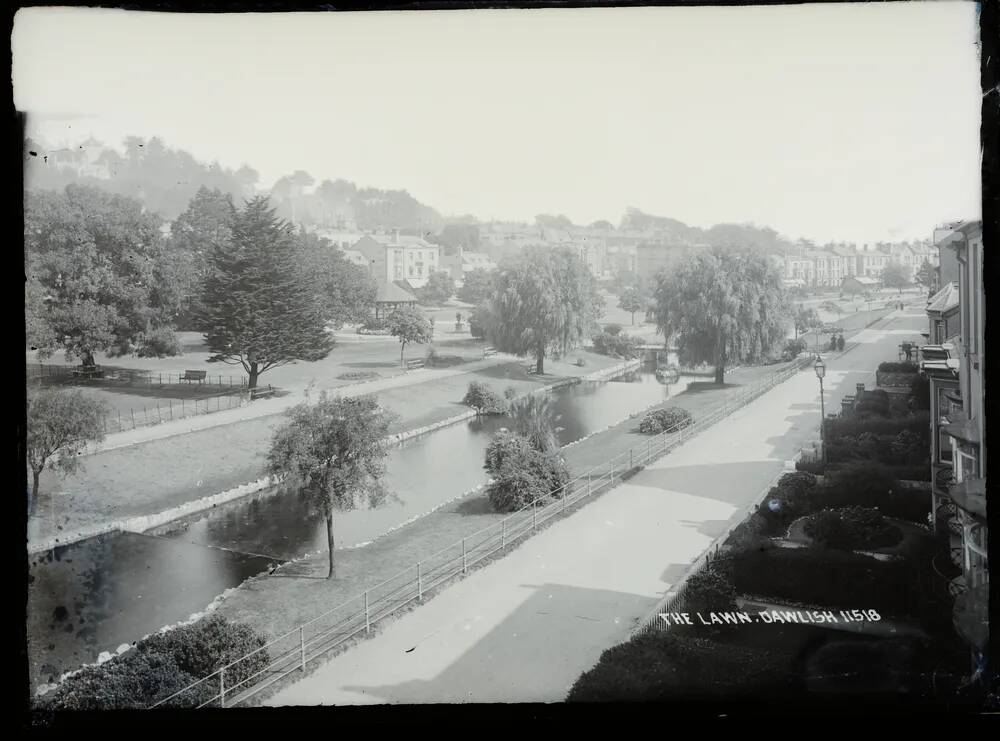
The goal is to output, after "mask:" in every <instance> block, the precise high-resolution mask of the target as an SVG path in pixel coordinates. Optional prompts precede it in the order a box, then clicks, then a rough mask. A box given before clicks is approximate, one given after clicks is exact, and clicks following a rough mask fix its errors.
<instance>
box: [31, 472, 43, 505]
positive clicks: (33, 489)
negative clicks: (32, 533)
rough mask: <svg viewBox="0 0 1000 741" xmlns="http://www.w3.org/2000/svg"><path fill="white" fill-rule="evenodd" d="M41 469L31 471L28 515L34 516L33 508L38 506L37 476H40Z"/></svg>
mask: <svg viewBox="0 0 1000 741" xmlns="http://www.w3.org/2000/svg"><path fill="white" fill-rule="evenodd" d="M41 474H42V471H41V469H39V470H35V469H32V471H31V477H32V482H31V492H30V494H29V495H28V515H29V516H34V514H35V510H36V509H37V508H38V478H39V476H41Z"/></svg>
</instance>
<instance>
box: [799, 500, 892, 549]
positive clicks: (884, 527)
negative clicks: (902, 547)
mask: <svg viewBox="0 0 1000 741" xmlns="http://www.w3.org/2000/svg"><path fill="white" fill-rule="evenodd" d="M802 526H803V530H804V531H805V534H806V535H808V536H809V537H810V538H812V541H813V542H814V543H816V544H817V545H820V546H825V547H827V548H839V549H843V550H864V551H873V550H878V549H879V548H888V547H889V546H894V545H896V544H897V543H899V542H900V541H901V540H902V539H903V533H902V531H901V530H900V529H899V528H898V527H896V526H895V525H893V524H892V523H891V522H889V521H888V520H887V519H886V518H885V516H884V515H883V514H882V513H881V512H879V511H878V510H877V509H873V508H871V507H841V508H838V509H824V510H820V511H819V512H816V513H814V514H812V515H809V516H807V517H806V518H805V520H804V522H803V523H802Z"/></svg>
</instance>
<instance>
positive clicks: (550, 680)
mask: <svg viewBox="0 0 1000 741" xmlns="http://www.w3.org/2000/svg"><path fill="white" fill-rule="evenodd" d="M925 322H926V317H925V315H924V313H923V311H922V310H920V309H912V308H911V309H907V310H904V311H901V312H900V311H896V312H893V314H892V315H891V316H890V317H888V318H887V319H885V320H882V321H880V322H879V323H878V325H879V326H874V327H872V328H869V329H865V330H862V331H861V332H859V333H858V334H857V335H856V336H855V337H853V338H852V341H851V343H850V345H849V346H848V347H847V348H846V349H845V351H844V352H843V353H836V354H830V355H828V356H827V374H826V401H827V403H828V405H829V408H830V409H837V408H838V407H839V402H840V398H841V397H842V396H843V395H845V394H848V393H853V392H854V388H855V384H856V383H866V384H870V383H873V381H874V371H875V368H876V367H877V366H878V364H879V363H880V362H882V361H885V360H895V359H897V346H898V344H899V342H901V341H904V340H907V339H912V338H914V337H916V336H918V335H919V332H920V330H921V329H923V328H924V325H925ZM819 421H820V399H819V387H818V383H817V380H816V377H815V375H814V374H813V373H812V371H811V369H806V370H804V371H802V372H801V373H799V374H797V375H795V376H794V377H792V378H791V379H789V380H788V381H787V382H785V383H783V384H781V385H779V386H777V387H776V388H774V389H773V390H771V391H770V392H768V393H767V394H765V395H763V396H761V397H760V398H758V399H757V400H755V401H754V402H752V403H750V404H749V405H747V406H746V407H744V408H742V409H740V410H739V411H737V412H736V413H734V414H733V415H732V416H731V417H729V418H728V419H727V420H726V421H725V422H724V423H721V424H718V425H715V426H714V427H711V428H709V429H708V430H706V431H704V432H703V433H701V434H700V435H698V436H697V437H695V438H692V439H691V440H689V441H688V442H687V443H685V444H684V445H682V446H681V447H679V448H677V449H675V450H674V451H673V452H672V453H671V454H670V455H669V456H666V457H664V458H662V459H660V460H659V461H657V462H655V463H653V464H652V465H650V466H649V467H648V468H646V469H644V470H643V471H641V472H640V473H638V474H637V475H636V476H634V477H633V478H631V479H629V480H628V482H626V483H625V484H622V485H620V486H619V487H617V488H616V489H614V490H612V491H610V492H608V493H606V494H604V495H603V496H601V497H600V498H598V499H596V500H594V501H593V502H591V503H589V504H587V505H585V506H583V507H582V508H581V509H579V510H578V511H577V512H575V513H573V514H571V515H569V516H568V517H566V518H565V519H562V520H559V521H557V522H555V523H553V524H552V525H551V526H550V527H548V528H546V529H545V530H543V531H542V532H541V533H539V534H537V535H536V536H534V537H533V538H531V539H529V540H527V541H526V542H524V543H523V544H522V545H521V546H520V547H518V548H516V549H515V550H513V551H512V552H510V553H509V554H508V555H506V556H505V557H503V558H501V559H499V560H498V561H496V562H494V563H492V564H490V565H489V566H487V567H485V568H483V569H480V570H477V571H475V572H473V573H472V574H470V575H469V576H468V577H466V578H465V579H463V580H462V581H459V582H457V583H456V584H454V585H452V586H450V587H448V588H446V589H444V590H443V591H442V592H441V593H439V594H438V595H436V596H435V597H433V598H432V599H430V600H429V601H428V602H427V603H426V604H424V605H421V606H420V607H418V608H417V609H415V610H413V611H411V612H409V613H406V614H404V615H402V616H401V617H399V618H398V619H397V620H395V621H393V622H391V623H388V624H387V625H386V626H385V627H384V629H383V630H382V631H381V633H380V634H379V635H377V636H376V637H375V638H373V639H372V640H369V641H365V642H362V643H360V644H359V645H357V646H355V647H354V648H351V649H349V650H347V651H345V652H344V653H342V654H340V655H338V656H335V657H333V658H331V659H329V660H327V661H326V662H325V663H321V664H319V665H317V666H316V668H315V669H314V670H312V671H311V673H310V674H308V675H307V676H305V677H303V678H302V679H300V680H298V681H296V682H295V683H293V684H290V685H289V686H287V687H285V688H284V689H282V690H281V691H279V692H278V693H276V694H275V695H273V696H272V697H271V698H269V699H268V700H267V702H266V704H268V705H274V706H280V705H286V704H293V705H319V704H327V705H357V704H373V703H375V704H384V703H391V704H399V703H403V704H407V703H463V702H559V701H561V700H563V699H564V698H565V696H566V694H567V692H568V691H569V689H570V687H571V686H572V684H573V683H574V682H575V681H576V679H577V678H578V677H579V676H580V674H582V673H583V672H584V671H586V670H587V669H589V668H590V667H592V666H593V665H594V664H595V663H596V662H597V660H598V658H599V657H600V655H601V653H602V652H603V651H604V650H605V649H607V648H610V647H611V646H614V645H617V644H618V643H621V642H622V641H624V640H626V639H627V638H628V637H629V635H630V632H631V631H632V629H633V627H634V626H636V625H637V624H638V622H639V621H640V620H641V619H642V618H644V617H645V616H646V615H647V614H648V613H649V612H650V610H652V609H653V608H654V607H655V605H656V604H657V602H658V600H659V599H660V598H661V597H662V596H663V595H664V594H665V593H666V592H667V591H668V590H669V589H670V588H671V587H672V586H673V585H674V584H676V583H677V581H678V579H679V578H680V577H681V576H682V575H683V574H684V573H685V572H686V571H687V570H688V568H689V567H690V565H691V564H692V563H694V562H695V561H697V559H699V558H700V557H701V556H702V555H703V554H704V553H705V552H706V551H707V550H708V549H709V548H711V547H712V545H713V543H714V541H715V540H716V539H717V538H719V537H720V536H721V535H723V534H724V533H725V532H726V530H727V529H728V527H729V526H730V525H731V524H732V523H734V522H736V521H738V520H739V519H742V517H743V516H744V515H745V513H746V511H747V509H748V508H749V507H750V506H751V505H752V504H753V503H754V502H755V501H756V500H757V499H759V497H760V496H761V495H762V493H763V491H764V489H765V488H766V487H767V486H768V484H769V483H770V482H771V481H772V480H773V479H774V477H775V476H776V475H777V474H778V473H779V472H780V471H781V470H782V469H783V468H784V465H785V462H786V461H788V460H790V459H792V458H794V457H795V455H796V454H797V452H798V450H800V449H801V448H802V447H803V446H804V445H805V444H806V443H807V442H809V441H810V440H813V439H815V437H816V435H817V428H818V425H819Z"/></svg>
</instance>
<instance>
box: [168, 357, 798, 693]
mask: <svg viewBox="0 0 1000 741" xmlns="http://www.w3.org/2000/svg"><path fill="white" fill-rule="evenodd" d="M810 362H811V358H805V359H799V360H795V361H792V362H791V363H790V364H789V365H788V366H787V367H785V368H784V369H782V370H780V371H776V372H775V373H773V374H771V375H770V376H768V377H766V378H764V379H761V380H760V381H757V382H755V383H753V384H751V385H750V386H748V387H746V388H744V389H743V390H742V391H740V393H739V394H737V395H736V397H735V398H726V399H723V400H722V401H721V402H720V403H718V404H717V405H715V406H713V407H711V408H709V410H707V411H708V413H707V414H703V415H702V416H701V418H700V419H698V420H697V421H695V422H692V423H690V424H688V425H687V426H678V425H675V426H674V427H672V428H670V429H668V430H664V431H663V432H660V433H658V434H656V435H655V436H653V437H650V438H649V439H648V440H647V441H646V442H645V443H643V444H640V445H637V446H633V447H631V448H629V449H628V450H625V451H623V452H622V453H619V454H618V455H616V456H615V457H614V458H612V459H611V460H609V461H607V462H606V463H604V464H601V465H599V466H596V467H594V468H592V469H590V470H589V471H587V472H586V473H583V474H581V475H579V476H577V477H575V478H574V479H572V480H571V481H569V482H567V483H566V484H564V485H563V486H561V487H559V488H558V489H556V490H555V491H553V492H550V493H549V494H548V495H546V496H544V497H538V498H536V499H534V500H533V501H532V502H531V503H530V504H527V505H525V506H524V507H522V508H521V509H519V510H517V511H516V512H513V513H511V514H509V515H508V516H507V517H505V518H504V519H503V520H501V521H500V522H498V523H494V524H492V525H489V526H488V527H485V528H483V529H481V530H478V531H477V532H474V533H472V534H471V535H467V536H465V537H464V538H462V539H461V540H460V541H456V542H454V543H452V544H451V545H449V546H447V547H445V548H443V549H441V550H439V551H437V552H436V553H433V554H431V555H429V556H426V557H424V558H423V559H421V560H420V561H419V562H417V563H415V564H413V565H412V566H410V567H408V568H406V569H405V570H403V571H401V572H399V573H398V574H396V575H395V576H392V577H390V578H389V579H386V580H385V581H382V582H380V583H379V584H376V585H374V586H372V587H370V588H369V589H367V590H365V592H364V593H362V594H359V595H357V596H355V597H353V598H351V599H349V600H347V601H346V602H343V603H341V604H340V605H338V606H336V607H334V608H333V609H331V610H328V611H327V612H325V613H323V614H321V615H318V616H317V617H315V618H313V619H312V620H309V621H308V622H305V623H303V624H302V625H300V626H298V627H297V628H293V629H292V630H290V631H288V632H287V633H284V634H282V635H280V636H278V637H276V638H274V639H272V640H270V641H268V642H267V643H266V644H265V645H264V646H261V647H260V648H258V649H257V650H255V651H253V652H251V653H249V654H246V655H245V656H242V657H240V658H239V659H236V660H235V661H231V662H229V663H228V664H226V665H225V666H222V667H221V668H219V669H217V670H215V671H214V672H212V673H211V674H209V675H207V676H205V677H203V678H202V679H199V680H198V681H197V682H194V683H192V684H190V685H188V686H187V687H185V688H183V689H182V690H180V691H178V692H175V693H174V694H172V695H169V696H167V697H164V698H163V699H161V700H159V701H157V702H156V703H154V704H153V705H152V706H151V707H153V708H155V707H159V706H163V705H166V704H168V703H170V702H171V701H173V700H180V699H183V697H184V696H185V695H187V696H189V697H194V698H197V699H198V700H200V702H199V704H198V705H197V707H199V708H200V707H206V706H208V705H218V706H220V707H227V706H232V705H236V704H239V703H242V702H244V701H246V700H248V699H249V698H250V697H252V696H253V695H255V694H257V693H258V692H260V691H262V690H264V689H266V688H267V687H269V686H271V685H273V684H274V683H276V682H278V681H279V680H281V679H282V678H284V677H286V676H288V675H289V674H291V673H293V672H295V671H298V670H302V671H304V670H305V666H306V664H307V663H309V662H310V661H312V660H313V659H315V658H317V657H319V656H321V655H322V654H325V653H327V652H328V651H330V650H331V649H334V648H336V647H338V646H342V645H343V644H345V643H346V642H347V641H349V640H351V639H353V638H356V637H359V636H361V635H369V634H370V633H371V630H372V627H373V626H374V625H375V624H376V623H377V622H378V621H379V620H382V619H383V618H385V617H388V616H390V615H392V614H394V613H396V612H397V611H399V610H401V609H403V608H404V607H406V606H408V605H410V604H411V603H414V602H421V601H423V599H424V598H425V597H426V596H427V595H428V593H429V592H431V591H432V590H434V589H435V588H437V587H439V586H441V585H443V584H444V583H445V582H447V581H449V580H451V579H454V578H456V577H459V578H460V577H461V576H462V575H464V574H466V573H467V572H468V570H469V569H471V568H472V567H474V566H475V565H477V564H479V563H481V562H483V561H485V560H487V559H489V558H491V557H493V556H495V555H497V554H503V553H505V552H506V551H507V549H508V548H510V547H512V546H513V545H514V544H516V543H518V542H519V541H521V540H524V539H526V538H528V537H530V536H531V535H532V534H533V533H534V532H536V531H537V529H538V528H539V527H540V526H541V525H543V524H544V523H546V522H548V521H549V520H551V519H552V518H554V517H556V516H558V515H560V514H562V513H563V512H566V511H567V510H568V509H569V508H570V507H571V506H573V505H575V504H576V503H578V502H581V501H583V500H585V499H587V498H589V497H591V496H592V495H594V494H599V493H602V492H604V491H606V490H608V489H610V488H612V487H614V486H615V484H616V483H620V482H621V481H622V479H623V478H625V477H627V476H629V475H630V474H632V473H634V472H635V471H636V470H637V469H639V468H642V467H643V466H645V465H647V464H649V463H650V462H652V461H654V460H656V459H658V458H660V457H662V456H663V455H665V454H666V453H668V452H669V451H670V450H672V449H673V448H675V447H677V446H678V445H680V444H682V443H683V442H685V441H686V440H688V439H690V438H691V437H692V436H694V435H697V434H698V433H700V432H701V431H703V430H705V429H707V428H708V427H711V426H712V425H714V424H715V423H717V422H718V421H720V420H722V419H724V418H725V417H727V416H728V415H729V414H731V413H732V412H735V411H736V410H738V409H740V408H741V407H743V406H745V405H746V404H748V403H750V402H751V401H753V400H754V399H756V398H758V397H759V396H761V395H762V394H764V393H765V392H767V391H769V390H770V389H772V388H774V387H775V386H776V385H778V384H779V383H782V382H783V381H785V380H787V379H788V378H790V377H791V376H793V375H794V374H795V373H797V372H798V371H799V370H800V369H801V368H802V367H804V366H805V365H809V364H810ZM265 652H266V653H265ZM261 657H266V665H264V666H260V667H258V666H257V664H260V663H262V661H263V659H262V658H261ZM209 693H211V695H209Z"/></svg>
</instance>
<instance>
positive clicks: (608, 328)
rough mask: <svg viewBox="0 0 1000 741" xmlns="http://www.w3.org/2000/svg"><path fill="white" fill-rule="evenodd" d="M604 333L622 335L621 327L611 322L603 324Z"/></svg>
mask: <svg viewBox="0 0 1000 741" xmlns="http://www.w3.org/2000/svg"><path fill="white" fill-rule="evenodd" d="M604 333H605V334H610V335H620V334H621V333H622V325H620V324H618V323H616V322H612V323H611V324H605V325H604Z"/></svg>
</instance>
